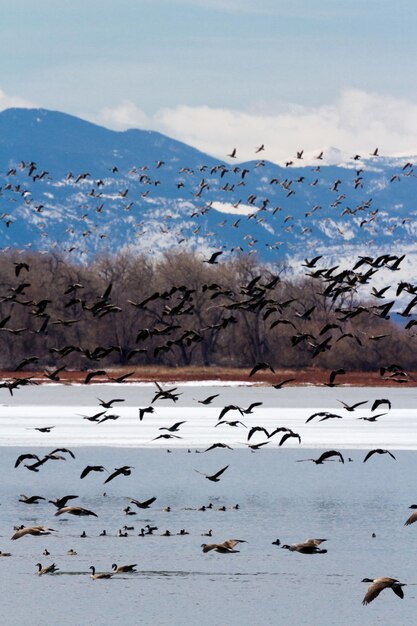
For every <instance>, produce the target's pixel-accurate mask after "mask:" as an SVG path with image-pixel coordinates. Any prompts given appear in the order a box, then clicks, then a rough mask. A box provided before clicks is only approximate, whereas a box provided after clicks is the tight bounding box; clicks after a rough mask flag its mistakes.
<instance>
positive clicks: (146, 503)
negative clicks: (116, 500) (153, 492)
mask: <svg viewBox="0 0 417 626" xmlns="http://www.w3.org/2000/svg"><path fill="white" fill-rule="evenodd" d="M155 500H156V496H154V497H153V498H149V500H144V501H143V502H141V501H140V500H135V499H134V498H129V502H131V503H132V504H136V506H137V507H139V508H140V509H149V507H150V506H151V504H153V503H154V502H155Z"/></svg>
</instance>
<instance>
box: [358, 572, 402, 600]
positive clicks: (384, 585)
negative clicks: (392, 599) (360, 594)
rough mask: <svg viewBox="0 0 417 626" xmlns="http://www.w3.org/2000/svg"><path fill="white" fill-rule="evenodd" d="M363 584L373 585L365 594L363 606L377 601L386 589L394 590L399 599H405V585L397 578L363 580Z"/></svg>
mask: <svg viewBox="0 0 417 626" xmlns="http://www.w3.org/2000/svg"><path fill="white" fill-rule="evenodd" d="M362 582H363V583H371V585H370V586H369V587H368V591H367V592H366V594H365V597H364V599H363V600H362V604H364V605H366V604H369V603H370V602H372V600H375V598H377V597H378V596H379V594H380V593H381V591H383V590H384V589H392V590H393V592H394V593H395V595H397V596H398V597H399V598H401V599H402V598H404V592H403V590H402V587H405V586H406V585H405V583H401V582H400V581H399V580H397V579H396V578H388V577H380V578H363V579H362Z"/></svg>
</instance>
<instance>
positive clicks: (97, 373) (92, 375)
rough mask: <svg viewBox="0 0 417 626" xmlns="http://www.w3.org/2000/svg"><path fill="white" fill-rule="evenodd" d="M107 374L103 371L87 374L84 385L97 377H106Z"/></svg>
mask: <svg viewBox="0 0 417 626" xmlns="http://www.w3.org/2000/svg"><path fill="white" fill-rule="evenodd" d="M106 375H107V372H106V371H105V370H96V371H94V372H88V374H87V376H86V377H85V378H84V385H88V383H89V382H90V380H92V379H93V378H95V377H97V376H106Z"/></svg>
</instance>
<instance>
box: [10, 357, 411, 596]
mask: <svg viewBox="0 0 417 626" xmlns="http://www.w3.org/2000/svg"><path fill="white" fill-rule="evenodd" d="M254 369H256V368H254ZM261 369H262V368H261ZM257 371H259V370H257ZM251 374H252V375H254V372H253V371H252V372H251ZM180 395H181V393H180V392H179V391H178V388H177V387H169V388H168V387H164V386H163V385H161V384H159V383H157V382H155V393H154V395H153V398H152V402H151V404H150V405H149V406H147V407H138V409H137V411H138V425H139V424H140V423H141V422H142V421H143V420H147V419H148V418H147V415H149V414H153V413H154V412H155V405H156V404H157V403H158V402H161V401H166V400H168V401H171V402H172V403H174V404H175V403H176V402H177V401H178V399H179V397H180ZM218 396H219V394H212V395H209V396H207V397H205V398H202V399H199V400H196V402H197V403H198V404H200V405H202V406H208V405H210V404H212V403H213V401H214V400H215V399H216V398H217V397H218ZM124 401H125V399H124V398H122V397H115V398H110V399H101V398H98V402H99V407H100V408H101V409H104V410H102V411H99V412H98V413H97V412H96V413H93V414H92V415H82V416H81V417H82V419H87V420H89V421H93V422H96V423H100V422H102V420H103V417H105V415H106V413H107V411H110V410H113V406H114V405H116V404H117V405H120V404H121V403H123V402H124ZM339 402H340V404H341V405H342V407H343V411H345V412H346V414H351V413H355V412H358V411H359V412H360V413H361V412H362V411H363V410H364V409H363V407H364V405H366V404H367V403H368V400H362V401H360V402H356V403H353V404H352V403H347V402H345V401H344V400H339ZM262 404H263V403H262V402H252V403H251V404H250V405H249V406H247V407H245V406H239V405H226V406H224V407H222V408H221V409H220V411H219V414H218V416H217V421H216V423H215V424H214V428H217V426H219V425H223V426H225V427H228V428H232V429H238V430H239V432H241V431H242V430H243V429H246V431H247V441H246V445H247V446H248V447H249V448H250V449H251V450H252V451H253V452H255V451H256V450H259V449H260V448H262V447H263V446H264V445H266V444H268V443H270V442H271V438H272V437H274V436H275V435H276V434H280V435H282V433H284V435H283V436H281V439H280V441H279V443H278V447H280V446H282V445H283V444H284V443H285V441H287V439H289V438H292V439H296V441H297V442H298V443H301V435H300V434H299V433H295V432H293V431H292V430H291V429H289V428H287V427H285V426H280V427H276V428H274V429H273V430H269V431H268V429H267V428H265V427H264V426H262V425H259V424H258V425H252V426H250V427H249V426H247V425H246V424H244V423H243V422H242V421H240V420H230V421H229V420H226V419H224V418H225V417H226V416H227V415H228V414H229V413H231V412H232V413H233V412H236V413H238V415H239V416H240V417H242V419H245V416H252V415H255V414H256V410H257V409H258V408H259V407H260V406H262ZM381 406H383V407H384V408H386V410H387V411H390V410H391V401H390V400H389V399H388V398H377V399H375V400H374V401H373V402H372V405H371V406H370V415H369V416H366V417H364V416H362V415H361V416H360V417H357V418H356V419H366V420H368V422H370V423H374V422H375V421H376V418H379V417H382V416H383V415H386V414H387V413H386V412H385V413H375V411H377V410H378V409H379V407H381ZM343 417H344V416H343V415H341V414H338V413H332V412H329V411H319V412H315V413H312V414H311V415H310V416H308V417H307V419H306V422H305V424H306V425H307V424H309V425H310V426H309V427H311V426H312V425H313V424H314V422H313V420H315V419H316V420H317V418H319V419H320V421H323V420H330V419H343ZM374 418H375V419H374ZM252 419H253V418H252ZM112 421H113V420H112ZM186 422H187V420H181V421H179V422H175V423H174V424H172V425H168V426H161V427H159V430H160V431H161V430H162V431H166V433H164V435H163V437H164V438H166V439H168V440H169V439H173V438H181V436H180V435H177V434H175V433H178V432H181V427H183V425H184V424H186ZM54 428H59V423H57V424H55V425H51V426H46V427H36V428H35V430H36V431H38V432H40V433H41V434H42V436H45V437H46V438H47V437H48V434H49V433H50V432H51V431H52V429H54ZM259 435H263V436H264V437H265V439H264V440H263V441H259V442H257V443H253V441H252V438H254V437H258V436H259ZM159 437H160V435H158V436H156V437H155V438H154V439H153V440H152V441H155V440H157V439H159ZM184 443H186V442H184ZM216 448H227V449H232V448H231V446H229V445H227V444H225V443H223V442H218V441H217V442H215V443H213V444H212V445H210V446H209V447H207V448H206V449H205V450H204V451H200V450H195V452H200V453H206V452H209V451H210V450H213V449H216ZM167 452H168V453H169V452H171V450H170V449H169V448H167ZM188 452H191V449H188ZM374 455H387V456H389V457H391V458H392V459H393V460H395V456H394V455H393V454H392V452H390V451H389V450H386V449H380V448H376V449H373V450H369V451H368V452H367V453H366V454H365V456H364V458H363V462H364V463H366V462H368V461H369V460H370V459H371V458H372V457H373V456H374ZM67 459H68V460H71V459H73V460H74V459H75V454H74V452H73V451H72V450H70V449H69V448H63V447H60V448H55V449H53V450H51V451H50V452H47V453H46V454H44V455H43V456H40V455H39V454H38V453H34V452H24V453H21V454H19V455H18V457H17V458H16V460H15V463H14V467H15V469H18V468H22V467H23V468H25V469H26V470H28V471H29V472H35V473H38V472H39V471H42V468H43V467H44V465H45V464H46V463H50V462H56V461H66V460H67ZM334 460H336V461H339V462H340V463H344V462H345V458H344V456H343V455H342V453H341V452H340V451H338V450H327V451H325V452H323V453H322V454H320V455H319V456H318V457H317V458H308V459H298V462H302V461H311V462H313V463H314V464H316V465H322V464H323V463H326V462H331V461H334ZM348 461H349V462H352V459H351V458H349V459H348ZM134 469H135V468H134V467H133V466H130V465H124V466H121V467H117V468H114V470H113V471H111V470H109V469H107V468H106V467H105V466H103V465H93V464H91V465H90V464H88V465H86V466H84V467H82V468H81V471H80V474H79V479H80V480H84V479H85V478H87V477H89V476H90V475H91V474H95V473H97V474H100V473H103V472H104V473H106V474H107V476H106V478H105V480H104V481H103V484H105V485H106V484H108V483H110V482H111V481H113V480H115V479H117V478H118V479H120V478H123V476H130V475H131V474H132V471H133V470H134ZM228 469H229V464H228V465H226V466H224V467H221V468H219V469H218V470H217V471H216V472H214V473H205V472H202V471H200V470H199V469H195V471H196V472H198V473H199V474H201V475H203V476H204V477H205V478H206V479H207V480H208V481H211V482H214V483H218V482H220V481H221V480H222V478H223V475H224V474H225V472H226V471H227V470H228ZM104 496H106V494H104ZM77 498H78V496H77V495H75V494H68V495H65V496H62V497H59V498H54V499H51V500H49V501H48V502H49V503H50V504H51V505H53V507H54V508H55V512H54V516H55V517H58V518H60V517H61V516H62V517H63V519H69V518H70V517H78V518H88V517H90V518H98V517H99V516H98V514H97V513H96V512H95V511H93V510H91V509H88V508H86V507H84V506H81V505H78V504H74V502H73V501H74V500H76V499H77ZM45 500H46V498H45V497H44V496H41V495H25V494H21V495H20V497H19V502H20V503H22V504H24V505H28V506H31V507H33V506H36V505H39V504H40V503H42V501H45ZM156 500H157V497H156V496H153V497H151V498H148V499H146V500H138V499H136V498H128V501H129V504H128V505H127V506H126V507H125V508H124V509H123V513H124V514H125V516H126V519H127V518H128V517H129V518H130V516H134V515H136V514H137V511H141V510H148V509H150V508H151V507H152V505H154V503H155V501H156ZM229 508H230V509H234V510H236V511H238V510H239V509H240V506H239V504H235V505H233V506H231V507H229ZM410 508H411V509H417V505H411V507H410ZM210 509H213V510H214V505H213V503H212V502H210V503H209V504H207V505H202V506H201V507H199V508H198V509H197V510H199V511H208V510H210ZM162 510H163V511H165V512H167V513H168V512H170V511H172V508H171V507H170V506H166V507H164V509H162ZM217 510H218V511H226V507H225V506H224V505H223V506H222V507H218V508H217ZM416 521H417V510H415V511H414V512H413V513H412V514H411V515H410V516H409V517H408V519H407V520H406V521H405V526H410V525H411V524H414V523H415V522H416ZM134 528H135V527H134V526H132V525H130V526H129V525H127V524H125V526H124V527H123V528H121V529H119V530H118V534H117V536H119V537H127V536H129V533H130V532H131V531H133V530H134ZM157 531H158V527H156V526H152V525H150V524H147V525H146V526H145V527H144V528H141V530H140V532H139V536H140V537H145V536H146V535H153V534H155V532H157ZM55 532H56V529H54V528H52V527H50V526H48V525H44V524H36V525H33V526H25V525H23V524H21V525H20V526H16V527H15V529H14V533H13V535H12V536H11V540H12V541H16V540H19V539H21V538H24V537H27V536H32V537H45V536H48V535H50V534H52V533H55ZM212 532H213V531H212V529H209V531H208V532H205V533H202V534H203V535H205V536H207V537H212ZM159 534H160V536H164V537H168V536H172V535H173V534H175V535H178V536H185V535H189V532H188V531H187V530H186V529H185V528H183V529H181V530H180V531H179V532H175V533H174V532H172V531H170V530H165V531H164V532H162V533H159ZM100 535H101V536H108V534H107V531H106V530H103V531H102V532H101V533H100ZM80 537H81V538H86V537H87V534H86V532H85V530H84V531H83V532H82V534H81V535H80ZM325 541H326V539H325V538H310V539H307V540H305V541H303V542H300V543H295V544H283V545H281V542H280V540H279V539H276V540H275V541H273V542H272V544H273V545H276V546H281V548H282V549H286V550H288V551H290V552H297V553H300V554H308V555H313V554H326V553H327V549H325V548H323V547H322V544H323V543H324V542H325ZM246 542H247V541H246V540H244V539H236V538H233V539H227V540H225V541H223V542H213V543H206V542H205V543H202V544H201V549H202V552H203V553H204V554H206V553H208V552H212V551H215V552H217V553H220V554H232V553H237V552H239V550H238V549H237V548H238V547H239V544H243V543H246ZM43 554H44V555H49V554H50V553H49V551H48V550H45V551H44V553H43ZM67 554H68V555H70V556H77V552H76V551H75V550H73V549H70V550H69V551H68V552H67ZM8 556H11V553H10V552H3V551H0V557H8ZM35 567H37V574H38V575H39V576H44V575H47V574H55V573H57V572H59V568H58V567H57V565H56V563H55V562H53V563H51V564H48V565H42V564H41V563H40V562H38V563H36V566H35ZM136 567H137V563H134V564H122V565H117V564H116V563H113V564H112V570H111V571H101V572H98V571H96V567H95V565H91V567H90V568H89V569H90V572H91V574H90V576H91V579H92V580H104V579H109V578H112V577H113V576H115V575H118V574H129V573H134V572H135V571H137V570H136V569H135V568H136ZM363 582H368V583H371V584H370V587H369V589H368V590H367V592H366V594H365V597H364V599H363V604H369V603H370V602H371V601H373V600H374V599H375V598H376V597H377V596H378V595H379V593H380V592H381V591H382V590H384V589H387V588H390V589H392V590H393V592H394V593H395V594H396V595H397V596H398V597H400V598H402V597H403V596H404V594H403V590H402V587H403V586H404V585H405V584H404V583H402V582H400V581H399V580H397V579H394V578H388V577H382V578H375V579H369V578H365V579H363Z"/></svg>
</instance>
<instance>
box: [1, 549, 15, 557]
mask: <svg viewBox="0 0 417 626" xmlns="http://www.w3.org/2000/svg"><path fill="white" fill-rule="evenodd" d="M0 556H12V555H11V553H10V552H2V551H1V550H0Z"/></svg>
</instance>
